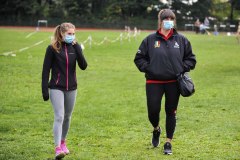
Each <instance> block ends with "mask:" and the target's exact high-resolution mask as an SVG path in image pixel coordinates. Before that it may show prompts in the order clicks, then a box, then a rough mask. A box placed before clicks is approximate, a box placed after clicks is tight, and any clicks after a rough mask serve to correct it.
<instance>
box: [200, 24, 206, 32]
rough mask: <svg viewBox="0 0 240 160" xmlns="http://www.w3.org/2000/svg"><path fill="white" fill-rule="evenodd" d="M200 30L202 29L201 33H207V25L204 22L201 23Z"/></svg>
mask: <svg viewBox="0 0 240 160" xmlns="http://www.w3.org/2000/svg"><path fill="white" fill-rule="evenodd" d="M199 30H200V33H201V34H205V33H206V29H205V26H204V24H203V23H200V26H199Z"/></svg>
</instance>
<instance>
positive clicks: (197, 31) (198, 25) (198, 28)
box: [194, 19, 201, 34]
mask: <svg viewBox="0 0 240 160" xmlns="http://www.w3.org/2000/svg"><path fill="white" fill-rule="evenodd" d="M200 24H201V22H200V20H199V19H197V20H196V21H195V23H194V27H195V32H196V34H198V33H199V32H200Z"/></svg>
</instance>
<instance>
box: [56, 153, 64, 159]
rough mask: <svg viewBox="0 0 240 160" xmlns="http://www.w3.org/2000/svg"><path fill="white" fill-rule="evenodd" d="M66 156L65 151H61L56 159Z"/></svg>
mask: <svg viewBox="0 0 240 160" xmlns="http://www.w3.org/2000/svg"><path fill="white" fill-rule="evenodd" d="M64 157H65V154H64V153H60V154H59V155H57V156H56V157H55V158H56V159H61V158H64Z"/></svg>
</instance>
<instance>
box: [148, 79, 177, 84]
mask: <svg viewBox="0 0 240 160" xmlns="http://www.w3.org/2000/svg"><path fill="white" fill-rule="evenodd" d="M173 82H177V80H175V79H174V80H167V81H159V80H147V81H146V83H159V84H164V83H173Z"/></svg>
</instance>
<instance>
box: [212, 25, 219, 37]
mask: <svg viewBox="0 0 240 160" xmlns="http://www.w3.org/2000/svg"><path fill="white" fill-rule="evenodd" d="M213 29H214V31H213V34H214V35H215V36H217V35H218V34H219V32H218V27H217V25H216V24H214V26H213Z"/></svg>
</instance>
